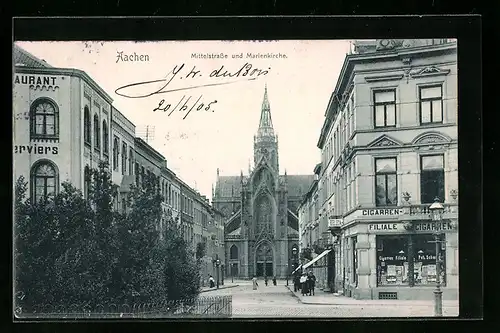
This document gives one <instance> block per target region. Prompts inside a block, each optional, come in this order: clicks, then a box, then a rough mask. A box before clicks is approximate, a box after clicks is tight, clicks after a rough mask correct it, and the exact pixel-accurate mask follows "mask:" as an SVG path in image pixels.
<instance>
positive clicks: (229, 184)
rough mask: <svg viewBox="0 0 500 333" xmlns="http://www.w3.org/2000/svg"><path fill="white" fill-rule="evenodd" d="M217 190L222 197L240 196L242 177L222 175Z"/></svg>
mask: <svg viewBox="0 0 500 333" xmlns="http://www.w3.org/2000/svg"><path fill="white" fill-rule="evenodd" d="M215 190H216V191H217V192H218V194H219V196H220V197H232V196H233V195H234V196H239V195H240V193H241V177H240V176H220V177H219V180H218V181H217V184H216V186H215Z"/></svg>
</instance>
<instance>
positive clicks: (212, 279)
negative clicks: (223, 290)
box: [208, 274, 215, 288]
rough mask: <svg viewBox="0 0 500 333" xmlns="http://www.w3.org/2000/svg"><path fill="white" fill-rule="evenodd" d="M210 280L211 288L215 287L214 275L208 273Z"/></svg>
mask: <svg viewBox="0 0 500 333" xmlns="http://www.w3.org/2000/svg"><path fill="white" fill-rule="evenodd" d="M208 281H209V282H210V288H214V287H215V280H214V278H213V277H212V275H210V274H209V275H208Z"/></svg>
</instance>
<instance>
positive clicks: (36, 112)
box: [30, 98, 59, 139]
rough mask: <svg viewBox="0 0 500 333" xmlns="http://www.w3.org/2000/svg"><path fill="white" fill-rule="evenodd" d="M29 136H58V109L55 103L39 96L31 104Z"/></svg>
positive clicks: (51, 137) (53, 137)
mask: <svg viewBox="0 0 500 333" xmlns="http://www.w3.org/2000/svg"><path fill="white" fill-rule="evenodd" d="M30 121H31V131H30V132H31V138H43V139H46V138H49V139H57V138H59V111H58V108H57V105H56V103H54V102H53V101H51V100H49V99H48V98H40V99H37V100H36V101H34V102H33V104H32V105H31V117H30Z"/></svg>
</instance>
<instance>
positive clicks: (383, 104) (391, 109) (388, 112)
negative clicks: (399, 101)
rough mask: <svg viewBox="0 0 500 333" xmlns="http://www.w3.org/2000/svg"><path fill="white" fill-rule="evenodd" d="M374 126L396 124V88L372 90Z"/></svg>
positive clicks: (393, 125)
mask: <svg viewBox="0 0 500 333" xmlns="http://www.w3.org/2000/svg"><path fill="white" fill-rule="evenodd" d="M373 99H374V113H375V127H395V126H396V90H394V89H392V90H384V91H375V92H374V96H373Z"/></svg>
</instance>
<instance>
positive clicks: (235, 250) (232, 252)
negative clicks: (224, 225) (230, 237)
mask: <svg viewBox="0 0 500 333" xmlns="http://www.w3.org/2000/svg"><path fill="white" fill-rule="evenodd" d="M229 258H230V259H233V260H234V259H238V247H237V246H236V245H232V246H231V249H230V250H229Z"/></svg>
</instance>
